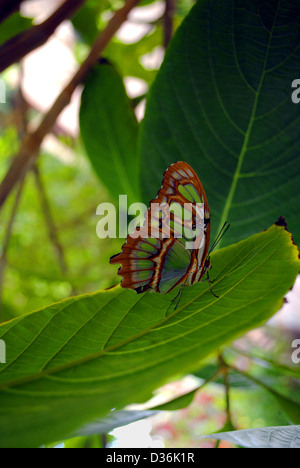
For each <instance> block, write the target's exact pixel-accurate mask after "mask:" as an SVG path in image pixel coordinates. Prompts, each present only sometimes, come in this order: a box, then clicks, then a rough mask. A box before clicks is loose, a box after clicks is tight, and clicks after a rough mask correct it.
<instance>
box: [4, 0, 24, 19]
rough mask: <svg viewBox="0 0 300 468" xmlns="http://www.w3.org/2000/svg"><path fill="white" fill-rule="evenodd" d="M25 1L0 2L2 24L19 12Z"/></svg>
mask: <svg viewBox="0 0 300 468" xmlns="http://www.w3.org/2000/svg"><path fill="white" fill-rule="evenodd" d="M22 1H23V0H0V23H2V22H3V21H4V20H5V19H6V18H8V17H9V16H10V15H11V14H12V13H14V12H15V11H18V9H19V7H20V5H21V3H22Z"/></svg>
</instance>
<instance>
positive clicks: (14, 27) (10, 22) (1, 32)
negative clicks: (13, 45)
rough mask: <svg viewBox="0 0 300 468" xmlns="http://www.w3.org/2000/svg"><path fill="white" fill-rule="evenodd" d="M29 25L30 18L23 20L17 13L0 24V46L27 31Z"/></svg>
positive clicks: (30, 23)
mask: <svg viewBox="0 0 300 468" xmlns="http://www.w3.org/2000/svg"><path fill="white" fill-rule="evenodd" d="M31 25H32V20H31V19H30V18H25V17H23V16H21V15H20V14H19V13H14V14H13V15H11V16H10V17H9V18H7V19H6V20H5V21H4V22H3V23H2V24H1V27H0V44H3V43H4V42H6V41H8V40H9V39H11V38H12V37H14V36H16V35H17V34H19V33H21V32H23V31H24V30H25V29H28V28H29V27H30V26H31Z"/></svg>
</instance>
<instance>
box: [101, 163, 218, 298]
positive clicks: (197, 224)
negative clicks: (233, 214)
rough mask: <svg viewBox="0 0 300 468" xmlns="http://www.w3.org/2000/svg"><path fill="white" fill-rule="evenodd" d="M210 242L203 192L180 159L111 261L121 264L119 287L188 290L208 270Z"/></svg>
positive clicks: (192, 173) (206, 207)
mask: <svg viewBox="0 0 300 468" xmlns="http://www.w3.org/2000/svg"><path fill="white" fill-rule="evenodd" d="M183 219H184V222H183ZM209 239H210V212H209V207H208V201H207V198H206V195H205V191H204V188H203V186H202V184H201V182H200V181H199V179H198V177H197V175H196V173H195V171H194V170H193V169H192V168H191V167H190V166H189V165H188V164H187V163H185V162H182V161H179V162H176V163H174V164H172V165H171V166H170V167H169V168H168V169H167V170H166V171H165V173H164V176H163V182H162V186H161V189H160V190H159V192H158V194H157V197H156V199H154V200H152V201H151V202H150V206H149V209H148V211H147V212H146V214H145V220H144V224H143V226H142V227H140V228H136V230H135V231H134V232H133V233H131V234H130V235H129V236H128V237H127V240H126V243H125V244H124V245H123V247H122V252H121V253H120V254H118V255H115V256H114V257H112V258H111V260H110V263H112V264H121V268H120V269H119V271H118V274H119V275H120V276H122V277H123V279H122V282H121V285H122V287H123V288H129V289H133V290H135V291H136V292H137V293H142V292H145V291H148V290H153V291H156V292H158V293H161V294H166V293H169V292H170V291H172V290H173V289H174V288H176V287H177V286H192V285H193V284H194V283H197V282H199V281H200V280H201V279H202V278H203V276H204V275H205V273H206V272H208V270H209V268H210V260H209V256H208V248H209Z"/></svg>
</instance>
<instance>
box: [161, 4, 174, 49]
mask: <svg viewBox="0 0 300 468" xmlns="http://www.w3.org/2000/svg"><path fill="white" fill-rule="evenodd" d="M165 2H166V9H165V13H164V15H163V25H164V48H165V49H166V48H167V47H168V45H169V42H170V40H171V39H172V36H173V15H174V9H175V2H174V0H165Z"/></svg>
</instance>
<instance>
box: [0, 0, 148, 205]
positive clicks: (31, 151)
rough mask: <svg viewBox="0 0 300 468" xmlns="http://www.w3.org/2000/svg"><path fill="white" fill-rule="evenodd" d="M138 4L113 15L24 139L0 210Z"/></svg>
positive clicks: (131, 0)
mask: <svg viewBox="0 0 300 468" xmlns="http://www.w3.org/2000/svg"><path fill="white" fill-rule="evenodd" d="M139 2H140V0H127V2H126V3H125V5H124V6H123V7H122V8H121V9H120V10H118V11H117V12H116V13H115V14H114V16H113V17H112V18H111V20H110V21H109V22H108V24H107V26H106V28H105V29H104V30H103V32H102V33H101V34H100V36H99V37H98V39H97V40H96V42H95V43H94V45H93V47H92V49H91V51H90V54H89V55H88V57H87V58H86V60H85V61H84V63H83V64H82V65H81V67H80V68H79V70H78V71H77V73H76V74H75V76H74V77H73V78H72V80H71V81H70V83H69V84H68V85H67V86H66V88H65V89H64V90H63V91H62V93H61V94H60V95H59V97H58V98H57V100H56V101H55V103H54V104H53V106H52V108H51V109H50V110H49V112H48V113H47V114H46V115H45V116H44V118H43V120H42V122H41V124H40V126H39V127H38V129H37V130H36V131H35V132H33V133H31V134H29V135H27V136H26V137H25V138H24V140H23V142H22V144H21V148H20V151H19V153H18V154H17V155H16V156H15V157H14V159H13V161H12V163H11V166H10V168H9V169H8V172H7V174H6V175H5V177H4V179H3V181H2V183H1V185H0V208H1V207H2V206H3V204H4V202H5V200H6V199H7V197H8V195H9V194H10V193H11V191H12V189H13V187H14V186H15V185H16V183H17V182H18V180H20V179H21V177H22V176H24V174H25V172H26V171H27V170H28V169H29V168H30V167H32V165H33V164H34V162H35V161H36V159H37V157H38V154H39V149H40V147H41V144H42V142H43V140H44V138H45V136H46V135H47V134H48V133H49V132H50V131H51V129H52V127H53V126H54V124H55V122H56V120H57V118H58V116H59V115H60V113H61V111H62V110H63V109H64V108H65V107H66V106H67V105H68V104H69V103H70V101H71V98H72V95H73V93H74V91H75V89H76V88H77V86H78V85H79V84H80V83H82V82H83V81H84V80H85V78H86V77H87V75H88V74H89V72H90V70H91V68H92V67H93V66H94V65H95V64H96V63H97V61H98V59H99V57H100V55H101V53H102V52H103V50H104V49H105V48H106V46H107V45H108V44H109V42H110V40H111V39H112V37H113V36H114V34H115V33H116V31H117V30H118V29H119V27H120V26H121V25H122V24H123V23H124V21H126V19H127V16H128V14H129V12H130V11H131V10H132V9H133V8H134V7H135V6H136V5H138V3H139Z"/></svg>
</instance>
